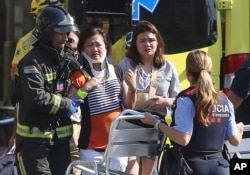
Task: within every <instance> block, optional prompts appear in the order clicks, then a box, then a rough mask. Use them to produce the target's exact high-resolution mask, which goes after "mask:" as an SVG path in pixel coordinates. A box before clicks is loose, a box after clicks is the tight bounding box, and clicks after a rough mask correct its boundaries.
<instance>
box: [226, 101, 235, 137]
mask: <svg viewBox="0 0 250 175" xmlns="http://www.w3.org/2000/svg"><path fill="white" fill-rule="evenodd" d="M228 105H229V111H230V118H229V123H228V128H227V132H226V138H228V137H231V136H234V135H236V134H237V133H238V127H237V125H236V121H235V115H234V107H233V104H232V102H231V101H230V100H229V99H228Z"/></svg>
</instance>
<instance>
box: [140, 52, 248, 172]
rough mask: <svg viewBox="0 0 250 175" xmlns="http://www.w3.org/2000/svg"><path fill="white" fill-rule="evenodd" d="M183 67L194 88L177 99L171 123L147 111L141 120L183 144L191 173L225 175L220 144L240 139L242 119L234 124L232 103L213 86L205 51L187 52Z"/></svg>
mask: <svg viewBox="0 0 250 175" xmlns="http://www.w3.org/2000/svg"><path fill="white" fill-rule="evenodd" d="M186 71H187V72H186V75H187V79H188V80H189V82H190V84H192V85H193V86H195V90H194V92H193V95H191V96H188V97H180V98H178V99H177V103H176V105H177V106H176V110H175V115H174V121H175V125H174V126H173V127H170V126H167V125H165V124H164V123H161V122H160V121H157V120H155V118H154V117H153V116H152V115H151V114H149V113H147V114H145V119H142V121H143V122H144V123H147V124H151V125H154V126H155V128H158V129H160V130H161V131H162V132H163V133H164V134H166V136H167V137H169V138H170V139H171V140H172V141H173V142H175V143H177V144H179V145H181V146H183V148H182V150H183V156H184V158H185V159H186V161H187V163H188V164H189V166H190V167H191V168H192V170H193V173H192V175H210V174H213V175H215V174H216V175H221V174H223V175H229V162H228V161H226V160H225V159H224V158H223V156H222V146H223V144H224V140H228V141H229V143H230V144H232V145H234V146H237V145H238V144H239V143H240V142H241V139H242V134H243V123H238V124H236V122H235V115H234V108H233V105H232V103H231V102H230V101H229V99H228V98H227V96H226V95H225V94H224V93H222V92H220V91H219V90H216V89H215V87H214V85H213V82H212V79H211V75H210V74H211V71H212V60H211V58H210V57H209V56H208V55H207V53H206V52H204V51H200V50H194V51H192V52H190V53H189V54H188V56H187V60H186Z"/></svg>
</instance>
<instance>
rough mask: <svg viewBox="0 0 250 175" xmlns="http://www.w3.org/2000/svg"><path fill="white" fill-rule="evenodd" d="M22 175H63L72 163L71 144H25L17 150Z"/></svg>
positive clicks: (17, 161) (18, 165) (19, 171)
mask: <svg viewBox="0 0 250 175" xmlns="http://www.w3.org/2000/svg"><path fill="white" fill-rule="evenodd" d="M16 151H17V153H16V165H17V171H18V174H20V175H24V174H27V175H39V174H43V175H63V174H65V172H66V169H67V166H68V165H69V163H70V162H71V158H70V148H69V143H68V142H66V143H55V144H54V145H48V144H46V143H38V142H23V143H22V144H21V145H20V147H18V150H16Z"/></svg>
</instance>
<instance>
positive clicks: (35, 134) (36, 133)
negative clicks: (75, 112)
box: [17, 123, 73, 139]
mask: <svg viewBox="0 0 250 175" xmlns="http://www.w3.org/2000/svg"><path fill="white" fill-rule="evenodd" d="M54 133H55V131H53V130H52V131H45V132H42V131H41V130H40V129H39V128H37V127H33V128H32V129H30V127H29V126H25V125H21V124H20V123H17V134H19V135H20V136H23V137H29V138H44V139H52V138H53V136H54ZM56 133H57V136H58V138H65V137H71V136H72V134H73V126H72V125H71V124H70V125H67V126H62V127H58V128H56Z"/></svg>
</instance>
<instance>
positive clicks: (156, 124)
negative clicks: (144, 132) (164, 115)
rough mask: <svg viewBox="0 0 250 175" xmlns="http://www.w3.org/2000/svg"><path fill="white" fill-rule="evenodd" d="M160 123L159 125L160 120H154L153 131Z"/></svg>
mask: <svg viewBox="0 0 250 175" xmlns="http://www.w3.org/2000/svg"><path fill="white" fill-rule="evenodd" d="M160 123H161V121H160V120H156V122H155V126H154V128H155V129H159V124H160Z"/></svg>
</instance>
